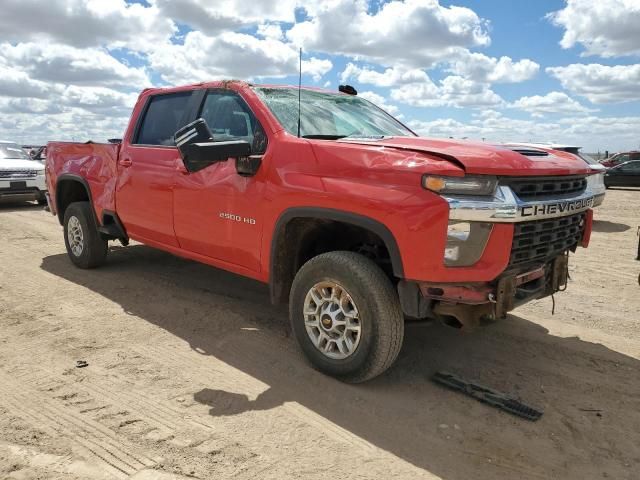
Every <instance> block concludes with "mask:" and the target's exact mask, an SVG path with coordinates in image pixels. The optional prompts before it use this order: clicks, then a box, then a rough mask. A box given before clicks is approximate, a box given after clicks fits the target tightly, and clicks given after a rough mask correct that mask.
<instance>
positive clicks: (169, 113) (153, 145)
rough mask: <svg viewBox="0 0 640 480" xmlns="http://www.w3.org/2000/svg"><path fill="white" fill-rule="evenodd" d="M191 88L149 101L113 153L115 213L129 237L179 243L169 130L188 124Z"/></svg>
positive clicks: (173, 150)
mask: <svg viewBox="0 0 640 480" xmlns="http://www.w3.org/2000/svg"><path fill="white" fill-rule="evenodd" d="M191 96H192V92H191V91H187V92H176V93H169V94H162V95H155V96H152V97H150V98H149V99H148V101H147V104H146V107H145V111H144V112H143V113H142V114H141V115H142V122H141V123H140V125H139V127H138V128H137V131H136V132H134V133H133V137H132V138H130V139H125V142H124V143H123V145H122V149H121V151H120V155H119V157H118V184H117V186H116V204H117V210H118V216H119V217H120V220H121V221H122V223H123V224H124V226H125V228H126V229H127V232H128V233H129V235H130V236H132V237H133V238H139V239H141V240H144V241H147V242H150V243H153V242H156V243H161V244H165V245H170V246H178V241H177V239H176V236H175V233H174V230H173V185H174V182H175V178H176V176H177V172H176V165H177V164H178V163H179V162H180V161H181V159H180V154H179V153H178V149H177V148H176V147H175V143H174V141H173V135H174V133H175V132H176V131H177V130H178V129H180V128H181V127H182V126H184V125H185V124H186V123H187V122H188V115H189V112H188V110H189V108H188V107H189V100H190V98H191Z"/></svg>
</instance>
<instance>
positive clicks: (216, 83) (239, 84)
mask: <svg viewBox="0 0 640 480" xmlns="http://www.w3.org/2000/svg"><path fill="white" fill-rule="evenodd" d="M230 86H235V87H236V89H237V90H243V89H246V88H252V87H259V88H283V89H284V88H291V89H298V85H284V84H258V83H251V82H245V81H244V80H213V81H209V82H198V83H191V84H188V85H177V86H171V87H150V88H145V89H144V90H143V91H142V93H147V92H150V93H152V94H153V93H159V92H180V91H183V90H193V89H196V88H220V87H223V88H228V87H230ZM302 90H310V91H314V92H323V93H328V94H333V95H348V94H346V93H342V92H340V91H338V90H328V89H326V88H320V87H308V86H304V85H303V86H302Z"/></svg>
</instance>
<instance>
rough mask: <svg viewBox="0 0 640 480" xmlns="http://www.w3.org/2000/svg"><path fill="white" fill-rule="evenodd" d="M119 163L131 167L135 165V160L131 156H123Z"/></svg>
mask: <svg viewBox="0 0 640 480" xmlns="http://www.w3.org/2000/svg"><path fill="white" fill-rule="evenodd" d="M118 163H119V164H120V166H121V167H130V166H131V165H133V162H132V161H131V159H130V158H121V159H120V160H118Z"/></svg>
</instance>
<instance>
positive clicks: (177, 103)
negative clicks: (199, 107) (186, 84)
mask: <svg viewBox="0 0 640 480" xmlns="http://www.w3.org/2000/svg"><path fill="white" fill-rule="evenodd" d="M192 93H193V92H191V91H189V92H177V93H169V94H165V95H156V96H155V97H152V98H151V100H150V101H149V103H148V106H147V109H146V111H145V113H144V117H143V119H142V124H141V125H140V128H139V129H138V134H137V138H136V139H135V141H134V142H133V143H134V144H137V145H165V146H175V141H174V140H173V135H174V134H175V133H176V132H177V131H178V130H180V128H181V127H183V126H184V125H186V124H187V123H188V119H187V118H186V116H187V106H188V103H189V99H190V98H191V95H192Z"/></svg>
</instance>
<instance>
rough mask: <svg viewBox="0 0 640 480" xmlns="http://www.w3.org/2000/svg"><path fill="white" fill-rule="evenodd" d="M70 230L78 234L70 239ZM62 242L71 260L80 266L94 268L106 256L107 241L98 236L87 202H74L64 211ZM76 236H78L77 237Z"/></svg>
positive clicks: (101, 262) (102, 261) (100, 263)
mask: <svg viewBox="0 0 640 480" xmlns="http://www.w3.org/2000/svg"><path fill="white" fill-rule="evenodd" d="M70 223H71V224H72V226H71V230H74V229H76V232H78V230H77V229H78V228H79V234H78V235H76V237H75V238H74V239H70V238H69V236H70V226H69V224H70ZM63 226H64V244H65V246H66V247H67V254H68V255H69V258H70V259H71V261H72V262H73V263H74V264H75V265H76V266H77V267H80V268H95V267H98V266H100V265H102V264H103V263H104V261H105V258H106V257H107V250H108V245H107V241H106V240H105V239H103V238H102V237H101V236H100V233H99V232H98V226H97V225H96V221H95V218H94V216H93V211H92V209H91V205H90V204H89V202H74V203H72V204H70V205H69V206H68V207H67V209H66V210H65V212H64V222H63ZM78 236H79V237H80V238H78Z"/></svg>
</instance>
